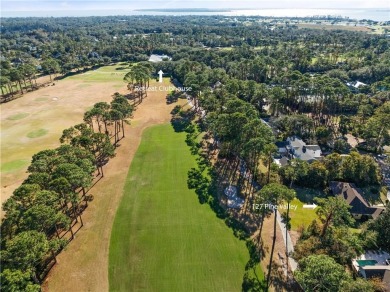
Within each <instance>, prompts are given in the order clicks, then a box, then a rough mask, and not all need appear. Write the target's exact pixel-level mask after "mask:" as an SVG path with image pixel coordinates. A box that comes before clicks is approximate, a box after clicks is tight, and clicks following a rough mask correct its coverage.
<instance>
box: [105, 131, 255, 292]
mask: <svg viewBox="0 0 390 292" xmlns="http://www.w3.org/2000/svg"><path fill="white" fill-rule="evenodd" d="M184 140H185V133H175V132H174V131H173V129H172V127H171V125H169V124H167V125H161V126H155V127H152V128H149V129H147V130H145V132H144V134H143V138H142V142H141V145H140V146H139V149H138V151H137V153H136V155H135V157H134V159H133V162H132V164H131V166H130V170H129V173H128V176H127V182H126V185H125V189H124V194H123V197H122V201H121V203H120V206H119V208H118V210H117V213H116V217H115V221H114V224H113V229H112V233H111V242H110V256H109V282H110V291H241V284H242V280H243V275H244V271H245V265H246V263H247V262H248V260H249V252H248V250H247V248H246V246H245V242H244V241H240V240H238V239H237V238H236V237H234V235H233V232H232V230H231V229H229V228H228V227H227V226H226V225H225V223H224V222H223V220H221V219H218V218H217V217H216V215H215V213H214V212H213V211H212V210H211V209H210V207H209V206H208V205H207V204H204V205H201V204H200V203H199V201H198V198H197V196H196V194H195V192H194V191H193V190H189V189H188V188H187V171H188V170H189V169H190V168H191V167H194V166H195V157H194V156H191V154H190V151H189V148H188V146H187V145H186V144H185V142H184ZM107 195H108V196H109V195H110V194H107Z"/></svg>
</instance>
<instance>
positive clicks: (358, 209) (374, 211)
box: [329, 181, 385, 219]
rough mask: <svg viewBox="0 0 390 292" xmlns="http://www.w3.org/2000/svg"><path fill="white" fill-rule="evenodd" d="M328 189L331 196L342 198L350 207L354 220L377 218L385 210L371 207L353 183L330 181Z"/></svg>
mask: <svg viewBox="0 0 390 292" xmlns="http://www.w3.org/2000/svg"><path fill="white" fill-rule="evenodd" d="M329 188H330V190H331V192H332V193H333V195H335V196H340V197H342V198H343V199H344V200H345V201H346V202H347V203H348V205H350V206H351V209H350V210H349V211H350V212H351V214H352V216H353V217H354V218H355V219H361V218H362V217H366V218H372V219H375V218H377V217H378V216H379V215H380V214H381V213H382V212H383V211H384V210H385V208H382V207H375V206H371V205H370V203H368V202H367V200H366V199H365V198H364V195H363V192H362V191H361V190H360V189H359V188H357V187H356V186H355V184H353V183H347V182H339V181H331V182H330V183H329Z"/></svg>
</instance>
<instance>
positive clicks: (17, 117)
mask: <svg viewBox="0 0 390 292" xmlns="http://www.w3.org/2000/svg"><path fill="white" fill-rule="evenodd" d="M25 117H28V113H19V114H14V115H12V116H9V117H8V120H11V121H16V120H21V119H24V118H25Z"/></svg>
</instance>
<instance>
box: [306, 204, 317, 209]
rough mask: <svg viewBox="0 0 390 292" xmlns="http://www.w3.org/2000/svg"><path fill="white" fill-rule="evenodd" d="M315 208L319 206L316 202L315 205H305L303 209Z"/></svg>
mask: <svg viewBox="0 0 390 292" xmlns="http://www.w3.org/2000/svg"><path fill="white" fill-rule="evenodd" d="M315 208H317V205H316V204H313V205H303V209H315Z"/></svg>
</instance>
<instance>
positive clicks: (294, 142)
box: [275, 136, 322, 162]
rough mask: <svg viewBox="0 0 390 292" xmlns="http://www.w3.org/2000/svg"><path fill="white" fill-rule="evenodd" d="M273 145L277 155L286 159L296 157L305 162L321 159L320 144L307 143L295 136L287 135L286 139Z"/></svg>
mask: <svg viewBox="0 0 390 292" xmlns="http://www.w3.org/2000/svg"><path fill="white" fill-rule="evenodd" d="M275 145H276V147H278V154H279V156H282V157H287V158H288V159H294V158H296V159H300V160H304V161H307V162H313V161H315V160H321V159H322V156H321V155H322V152H321V148H320V146H318V145H307V144H306V143H305V142H304V141H303V140H302V139H300V138H299V137H297V136H292V137H288V138H287V140H286V141H281V142H276V143H275ZM284 162H285V161H284Z"/></svg>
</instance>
